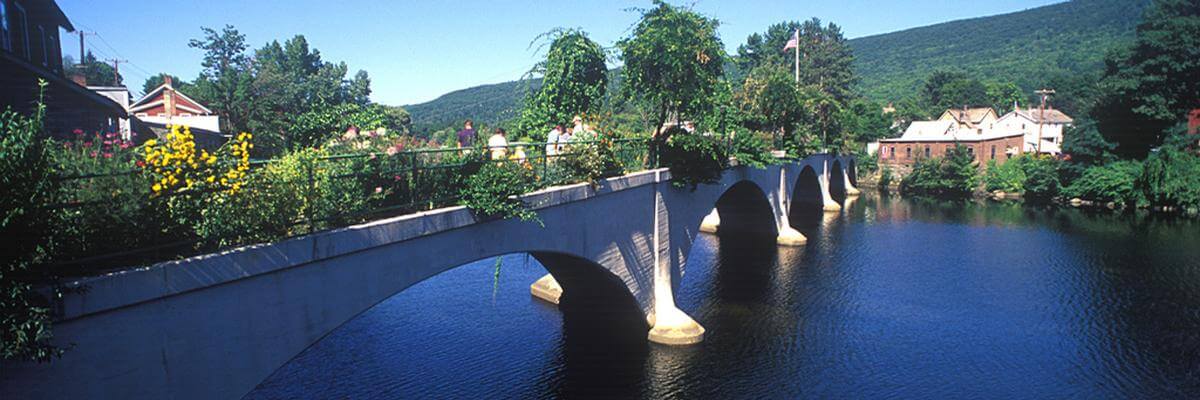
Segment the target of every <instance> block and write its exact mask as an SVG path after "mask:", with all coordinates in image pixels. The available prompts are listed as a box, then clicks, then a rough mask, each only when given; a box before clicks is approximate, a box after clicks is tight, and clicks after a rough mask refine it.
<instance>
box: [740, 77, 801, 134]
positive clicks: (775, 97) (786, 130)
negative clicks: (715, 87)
mask: <svg viewBox="0 0 1200 400" xmlns="http://www.w3.org/2000/svg"><path fill="white" fill-rule="evenodd" d="M735 98H736V100H737V103H738V106H739V108H740V110H741V112H742V113H743V114H744V115H746V116H747V118H746V121H745V122H746V125H747V127H748V128H750V129H754V130H762V131H768V132H782V133H783V137H782V138H783V140H791V138H792V134H793V133H794V132H795V131H796V128H797V127H796V125H797V124H799V123H800V122H801V121H802V120H803V119H804V117H805V114H806V113H811V112H812V110H809V109H807V108H805V106H806V104H805V102H804V98H802V97H801V92H800V89H799V87H798V86H796V82H795V81H794V80H793V78H792V76H791V74H790V73H788V72H787V71H786V70H784V69H783V68H782V67H780V66H778V65H775V64H764V65H761V66H758V67H755V68H754V69H753V70H751V71H750V75H749V76H747V77H746V80H745V82H744V83H742V89H741V91H739V92H738V93H737V95H736V97H735Z"/></svg>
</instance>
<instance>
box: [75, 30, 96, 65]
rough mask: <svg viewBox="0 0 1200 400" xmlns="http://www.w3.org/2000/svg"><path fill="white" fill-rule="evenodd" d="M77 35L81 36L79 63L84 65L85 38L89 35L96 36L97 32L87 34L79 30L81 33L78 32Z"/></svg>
mask: <svg viewBox="0 0 1200 400" xmlns="http://www.w3.org/2000/svg"><path fill="white" fill-rule="evenodd" d="M76 33H78V34H79V63H80V64H83V55H84V49H83V37H84V36H87V35H93V36H95V35H96V32H85V31H83V30H82V29H81V30H79V32H76Z"/></svg>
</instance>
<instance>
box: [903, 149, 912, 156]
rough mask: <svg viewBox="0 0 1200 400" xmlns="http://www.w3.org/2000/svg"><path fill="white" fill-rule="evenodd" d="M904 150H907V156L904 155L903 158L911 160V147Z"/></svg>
mask: <svg viewBox="0 0 1200 400" xmlns="http://www.w3.org/2000/svg"><path fill="white" fill-rule="evenodd" d="M905 150H908V152H907V153H908V154H905V155H904V158H912V147H908V148H906V149H905Z"/></svg>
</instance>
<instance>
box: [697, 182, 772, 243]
mask: <svg viewBox="0 0 1200 400" xmlns="http://www.w3.org/2000/svg"><path fill="white" fill-rule="evenodd" d="M713 208H714V210H716V212H717V215H719V218H720V225H719V227H718V228H717V229H716V233H717V234H719V235H726V234H738V235H745V234H750V235H755V236H760V235H761V236H768V237H772V238H773V237H775V236H776V235H778V234H779V227H778V226H776V225H777V221H776V218H775V215H774V214H775V213H774V211H773V210H772V208H771V201H770V198H769V197H768V195H767V193H766V192H765V191H763V189H762V188H761V187H759V185H758V184H756V183H754V182H753V181H749V180H743V181H739V182H737V183H734V184H733V185H732V186H729V188H728V189H726V190H725V191H724V192H723V193H721V196H720V197H719V198H717V201H716V203H715V204H714V205H713Z"/></svg>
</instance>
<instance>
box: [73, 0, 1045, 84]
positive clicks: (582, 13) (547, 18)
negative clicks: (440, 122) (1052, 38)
mask: <svg viewBox="0 0 1200 400" xmlns="http://www.w3.org/2000/svg"><path fill="white" fill-rule="evenodd" d="M1057 2H1059V1H1057V0H992V1H986V2H965V1H962V0H910V1H887V2H881V1H878V0H876V1H866V0H808V1H796V0H792V1H776V0H764V1H716V0H698V1H695V3H694V8H695V9H696V10H697V11H699V12H701V13H703V14H705V15H707V16H710V17H716V18H717V19H719V20H720V21H721V22H722V25H721V31H720V34H721V39H722V40H723V41H724V42H725V45H726V47H727V48H728V49H729V50H730V51H734V50H735V49H736V48H737V45H738V44H739V43H742V42H744V41H745V39H746V36H747V35H749V34H751V33H753V32H761V31H763V30H765V29H766V27H767V26H768V25H770V24H773V23H776V22H780V21H784V20H804V19H808V18H811V17H818V18H821V19H822V20H824V21H831V22H834V23H837V24H838V25H840V26H841V27H842V30H843V32H844V33H845V34H846V36H847V37H849V38H855V37H861V36H869V35H874V34H879V33H886V32H892V31H897V30H903V29H907V28H913V27H918V26H923V25H929V24H933V23H938V22H944V21H951V20H956V19H962V18H971V17H980V16H986V15H993V14H1001V13H1007V12H1015V11H1020V10H1024V9H1028V8H1033V7H1038V6H1042V5H1046V4H1052V3H1057ZM58 3H59V5H60V6H61V7H62V9H63V11H64V12H65V13H66V14H67V16H68V17H69V18H70V19H71V21H72V22H73V23H74V24H75V26H76V28H78V29H83V30H86V31H95V32H98V33H99V36H98V37H91V36H89V37H88V38H87V41H88V48H89V49H93V50H94V51H95V52H96V54H97V56H98V57H100V58H114V57H116V58H123V59H127V60H130V61H131V62H132V65H127V64H123V65H122V67H121V70H122V75H124V76H125V80H126V83H127V84H129V86H130V88H131V89H133V90H134V91H138V90H140V88H141V84H142V82H144V80H145V79H146V77H147V76H149V75H151V74H154V73H158V72H169V73H171V74H174V75H177V76H180V77H182V78H184V79H188V80H190V79H193V78H195V77H196V75H197V74H198V73H199V71H200V58H201V52H200V51H198V50H196V49H192V48H189V47H187V42H188V40H189V39H191V38H195V37H199V36H200V27H201V26H208V27H220V26H223V25H225V24H232V25H234V27H236V28H237V29H238V30H240V31H241V32H242V33H244V34H246V37H247V41H248V43H249V44H250V46H251V48H258V47H261V46H262V45H263V44H265V43H267V42H269V41H271V40H276V39H278V40H280V41H283V40H284V39H287V38H290V37H292V36H293V35H296V34H304V35H305V37H307V39H308V41H309V44H310V45H311V46H313V47H315V48H317V49H319V50H320V51H321V55H322V57H323V58H324V59H325V60H327V61H345V62H346V63H347V64H348V65H349V66H350V70H351V72H352V73H353V71H355V70H359V69H363V70H366V71H367V72H368V73H370V75H371V79H372V89H373V90H374V92H373V94H372V96H371V97H372V100H374V101H376V102H380V103H385V104H393V105H403V104H413V103H420V102H424V101H428V100H431V99H433V98H435V97H437V96H439V95H441V94H443V93H446V92H449V91H452V90H456V89H462V88H466V87H470V86H475V85H479V84H485V83H495V82H502V81H508V80H513V79H517V78H520V77H521V75H522V74H523V73H524V72H525V71H527V70H529V68H530V67H531V66H532V65H533V64H534V63H536V62H537V60H538V56H539V54H536V53H535V50H536V46H535V47H532V48H531V47H530V46H529V44H530V42H531V41H532V40H533V39H534V38H535V37H537V36H538V35H539V34H541V33H543V32H546V31H549V30H550V29H553V28H555V27H574V28H582V29H583V30H585V31H587V32H588V33H589V34H590V35H591V37H592V39H594V40H596V41H597V42H599V43H600V44H601V45H604V46H611V45H612V44H613V43H615V42H616V41H617V40H619V39H620V38H622V37H624V36H626V35H627V34H628V32H629V29H630V27H631V26H632V25H633V24H634V23H635V22H636V21H637V18H638V15H639V14H638V13H637V12H635V11H630V10H629V9H630V8H635V7H642V8H645V7H649V6H650V2H649V0H645V1H625V0H619V1H569V0H563V1H546V0H529V1H514V0H493V1H476V0H459V1H387V0H384V1H380V0H371V1H368V0H344V1H315V0H286V1H285V0H206V1H195V0H154V1H145V0H138V1H134V0H58ZM673 3H674V4H686V3H681V2H679V1H673ZM63 42H64V43H63V49H64V52H65V53H66V54H71V55H74V56H75V57H78V52H79V43H78V37H77V36H74V35H64V36H63Z"/></svg>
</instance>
